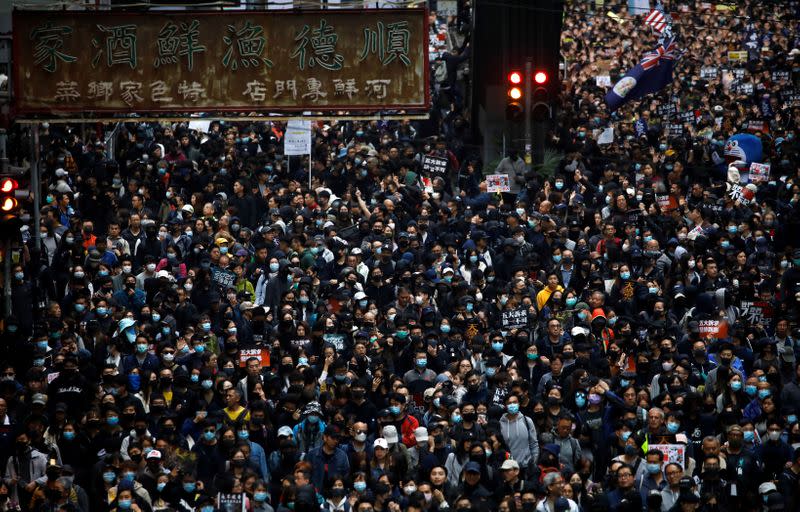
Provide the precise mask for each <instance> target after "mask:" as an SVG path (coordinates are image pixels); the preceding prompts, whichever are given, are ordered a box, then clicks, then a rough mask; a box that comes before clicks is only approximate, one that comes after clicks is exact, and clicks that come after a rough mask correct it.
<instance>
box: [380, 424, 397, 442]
mask: <svg viewBox="0 0 800 512" xmlns="http://www.w3.org/2000/svg"><path fill="white" fill-rule="evenodd" d="M383 438H384V439H386V442H387V443H389V444H397V441H398V440H399V438H398V436H397V427H395V426H394V425H386V426H385V427H383Z"/></svg>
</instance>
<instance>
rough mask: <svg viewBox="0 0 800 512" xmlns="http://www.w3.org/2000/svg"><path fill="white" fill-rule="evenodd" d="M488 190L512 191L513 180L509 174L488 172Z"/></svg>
mask: <svg viewBox="0 0 800 512" xmlns="http://www.w3.org/2000/svg"><path fill="white" fill-rule="evenodd" d="M486 191H487V192H511V181H510V180H509V178H508V174H488V175H487V176H486Z"/></svg>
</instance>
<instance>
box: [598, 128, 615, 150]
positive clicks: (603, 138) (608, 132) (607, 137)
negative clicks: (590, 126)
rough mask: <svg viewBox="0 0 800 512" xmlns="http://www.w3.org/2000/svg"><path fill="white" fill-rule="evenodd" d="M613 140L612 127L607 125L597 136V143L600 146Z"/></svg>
mask: <svg viewBox="0 0 800 512" xmlns="http://www.w3.org/2000/svg"><path fill="white" fill-rule="evenodd" d="M613 142H614V128H612V127H610V126H609V127H608V128H606V129H605V130H603V132H602V133H601V134H600V136H599V137H598V138H597V144H598V145H599V146H602V145H604V144H611V143H613Z"/></svg>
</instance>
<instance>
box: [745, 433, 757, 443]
mask: <svg viewBox="0 0 800 512" xmlns="http://www.w3.org/2000/svg"><path fill="white" fill-rule="evenodd" d="M743 435H744V442H745V443H752V442H753V440H754V439H755V438H756V433H755V432H753V431H752V430H745V431H744V433H743Z"/></svg>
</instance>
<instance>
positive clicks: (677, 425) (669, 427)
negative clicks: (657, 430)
mask: <svg viewBox="0 0 800 512" xmlns="http://www.w3.org/2000/svg"><path fill="white" fill-rule="evenodd" d="M679 428H681V424H680V423H675V422H674V421H670V422H668V423H667V430H668V431H669V433H670V434H676V433H677V432H678V429H679Z"/></svg>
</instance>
